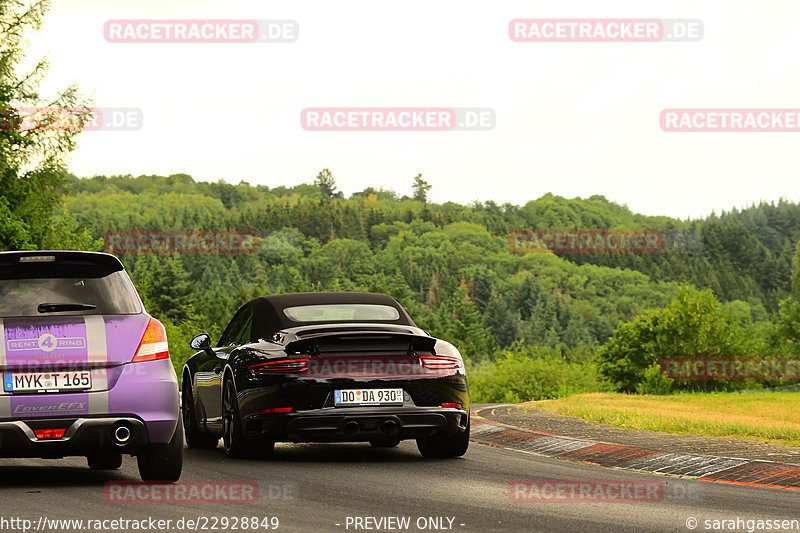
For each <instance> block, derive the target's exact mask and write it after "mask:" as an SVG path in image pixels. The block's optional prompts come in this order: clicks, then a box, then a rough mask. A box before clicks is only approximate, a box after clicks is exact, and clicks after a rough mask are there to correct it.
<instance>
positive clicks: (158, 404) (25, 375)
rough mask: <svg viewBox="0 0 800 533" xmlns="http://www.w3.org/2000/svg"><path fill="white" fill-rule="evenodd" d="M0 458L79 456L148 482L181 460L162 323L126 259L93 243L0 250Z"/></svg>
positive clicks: (167, 475)
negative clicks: (131, 468)
mask: <svg viewBox="0 0 800 533" xmlns="http://www.w3.org/2000/svg"><path fill="white" fill-rule="evenodd" d="M0 372H1V373H2V379H3V388H2V390H0V457H43V458H61V457H64V456H68V455H83V456H86V458H87V459H88V463H89V467H90V468H92V469H96V470H111V469H116V468H119V467H120V466H121V464H122V454H129V455H135V456H136V458H137V462H138V465H139V473H140V474H141V476H142V479H144V480H145V481H177V480H178V478H179V477H180V475H181V468H182V465H183V425H182V423H181V417H180V407H179V393H178V379H177V376H176V375H175V370H174V369H173V367H172V362H171V361H170V359H169V349H168V346H167V335H166V332H165V330H164V326H163V325H161V323H160V322H158V321H157V320H155V319H154V318H152V317H150V316H149V315H148V314H147V313H146V312H145V310H144V307H143V306H142V301H141V300H140V299H139V296H138V294H137V293H136V290H135V289H134V287H133V284H132V283H131V280H130V278H129V277H128V275H127V273H126V272H125V270H124V268H123V266H122V263H120V262H119V260H118V259H117V258H116V257H114V256H112V255H108V254H102V253H92V252H71V251H48V252H0Z"/></svg>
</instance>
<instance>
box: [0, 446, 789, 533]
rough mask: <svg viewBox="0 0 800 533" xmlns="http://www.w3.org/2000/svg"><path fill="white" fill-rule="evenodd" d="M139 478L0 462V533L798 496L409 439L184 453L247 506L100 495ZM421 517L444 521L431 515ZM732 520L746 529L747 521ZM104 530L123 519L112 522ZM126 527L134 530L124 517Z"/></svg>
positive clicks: (763, 513) (504, 526)
mask: <svg viewBox="0 0 800 533" xmlns="http://www.w3.org/2000/svg"><path fill="white" fill-rule="evenodd" d="M138 479H139V478H138V474H137V471H136V463H135V460H134V459H132V458H130V457H126V458H125V461H124V463H123V466H122V468H121V469H120V470H117V471H112V472H92V471H90V470H89V469H88V468H86V467H85V460H84V459H82V458H67V459H62V460H39V459H3V460H0V530H2V531H14V530H17V531H21V529H19V527H20V526H21V525H22V524H23V523H21V522H18V523H16V526H15V525H14V524H13V523H11V522H8V520H11V519H12V518H22V519H28V520H31V525H30V528H31V530H33V528H34V527H36V526H37V525H38V524H39V520H40V518H41V517H46V518H47V519H68V518H73V519H83V520H87V519H91V520H97V519H107V520H111V519H119V518H123V519H128V520H141V519H147V518H148V517H153V518H154V519H163V520H167V519H170V520H172V521H173V523H172V527H171V528H169V529H168V530H170V531H185V530H189V529H190V528H187V527H186V525H185V522H184V527H183V528H182V529H178V528H176V527H175V524H176V522H177V521H178V520H179V519H181V518H183V519H184V521H185V520H190V519H193V520H197V519H198V518H201V517H218V518H219V517H241V516H248V517H250V516H258V517H262V518H263V517H277V518H278V519H279V522H280V525H279V528H278V530H279V531H420V530H427V531H441V530H445V531H447V530H454V531H464V532H467V531H469V532H472V531H503V532H512V531H592V532H599V531H689V529H688V528H687V527H686V521H687V519H689V517H694V518H696V519H697V520H698V521H699V522H698V524H699V525H698V526H697V529H696V530H697V531H703V530H704V520H707V519H708V520H712V519H732V520H735V519H737V517H738V518H739V519H740V520H748V519H753V520H755V519H770V520H773V519H798V520H800V493H798V492H795V491H787V490H777V489H767V488H757V487H748V486H733V485H725V484H717V483H708V482H699V481H691V480H682V479H676V478H666V477H661V476H652V475H644V474H635V473H632V472H627V471H622V470H614V469H608V468H602V467H597V466H592V465H585V464H579V463H574V462H569V461H562V460H556V459H549V458H544V457H538V456H533V455H528V454H523V453H518V452H513V451H508V450H502V449H497V448H492V447H489V446H484V445H479V444H473V445H472V446H471V447H470V450H469V452H468V453H467V455H466V456H465V457H463V458H460V459H450V460H427V459H423V458H422V457H421V456H420V455H419V454H418V453H417V450H416V446H415V445H414V443H413V441H406V442H403V443H402V444H401V445H400V446H399V447H398V448H394V449H373V448H370V447H369V446H368V445H364V444H345V445H322V444H313V445H290V444H280V445H278V446H277V448H276V455H275V457H274V458H272V459H269V460H261V461H259V460H230V459H226V458H225V457H224V454H223V453H222V450H220V449H218V450H203V451H198V450H186V455H185V465H184V475H183V478H182V482H186V481H190V480H195V481H204V480H233V481H236V482H248V481H254V482H256V483H258V486H259V500H260V501H259V502H258V503H251V504H245V505H242V504H230V503H228V504H223V503H217V504H208V503H171V504H152V503H149V504H145V503H138V504H122V505H121V504H119V503H109V502H108V501H107V499H106V498H107V497H112V496H110V493H108V492H106V493H104V486H105V484H106V483H107V482H109V481H124V480H128V481H138ZM518 479H536V480H542V479H551V480H555V479H557V480H605V481H615V480H616V481H623V482H628V481H631V480H638V481H650V482H653V481H655V482H660V483H662V484H663V486H662V487H663V498H661V501H657V502H644V501H635V502H627V503H581V502H559V503H527V502H526V503H519V502H515V501H512V498H511V497H510V494H509V485H510V484H511V483H512V482H513V481H514V480H518ZM108 490H110V489H108ZM118 494H121V493H118ZM389 516H396V517H409V527H408V528H407V529H390V528H386V527H382V528H381V527H380V526H377V527H376V524H375V523H374V522H371V521H370V522H361V525H362V527H359V528H356V523H355V522H354V520H355V518H356V517H362V518H363V517H375V518H380V517H389ZM348 517H349V521H348ZM429 517H430V518H437V517H445V518H444V519H443V520H440V522H437V521H436V520H429ZM4 519H5V520H6V522H3V520H4ZM448 519H452V526H450V522H449V520H448ZM201 520H203V522H202V523H201V524H197V525H198V526H199V527H198V529H199V530H202V529H203V527H202V526H203V525H205V526H206V528H210V527H212V526H213V525H215V524H214V523H213V520H210V521H209V522H205V521H204V519H202V518H201ZM46 524H47V522H46V521H45V522H43V523H42V526H41V528H40V529H39V530H40V531H41V530H46V531H97V528H96V527H94V526H92V527H91V528H89V527H86V523H84V527H82V528H77V527H74V525H73V527H64V526H61V527H57V525H53V524H51V525H50V526H49V527H47V526H46ZM262 524H263V523H262ZM273 524H274V523H273ZM740 524H742V525H744V526H745V529H744V530H746V528H747V525H746V522H740ZM106 525H107V526H108V527H112V526H113V525H114V524H113V523H110V522H108V523H107V524H106ZM227 525H228V527H226V528H224V527H222V526H223V523H222V522H219V523H217V524H216V526H217V528H218V529H217V530H220V531H230V530H233V523H232V522H230V521H229V522H228V524H227ZM239 525H240V526H241V524H239ZM260 525H261V524H260ZM418 525H419V526H424V527H425V528H424V529H420V528H419V527H418ZM711 525H712V526H713V523H712V524H711ZM367 526H369V527H372V528H373V529H366V527H367ZM431 526H438V527H439V529H434V528H433V527H431ZM443 528H451V529H443ZM191 529H192V530H194V527H192V528H191ZM113 530H117V531H124V530H125V528H124V527H119V525H117V528H115V529H113ZM128 530H133V529H130V525H129V528H128ZM206 530H209V531H211V530H212V529H206ZM265 530H266V529H264V528H260V531H265Z"/></svg>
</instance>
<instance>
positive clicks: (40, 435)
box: [33, 428, 67, 439]
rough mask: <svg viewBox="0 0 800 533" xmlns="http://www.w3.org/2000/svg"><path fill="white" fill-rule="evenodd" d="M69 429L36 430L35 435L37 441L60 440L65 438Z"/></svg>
mask: <svg viewBox="0 0 800 533" xmlns="http://www.w3.org/2000/svg"><path fill="white" fill-rule="evenodd" d="M66 431H67V428H60V429H34V430H33V433H34V435H36V438H37V439H60V438H61V437H63V436H64V433H65V432H66Z"/></svg>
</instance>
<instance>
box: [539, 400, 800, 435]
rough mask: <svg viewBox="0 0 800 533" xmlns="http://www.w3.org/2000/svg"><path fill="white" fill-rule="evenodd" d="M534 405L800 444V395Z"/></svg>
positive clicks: (654, 426) (601, 418) (616, 422)
mask: <svg viewBox="0 0 800 533" xmlns="http://www.w3.org/2000/svg"><path fill="white" fill-rule="evenodd" d="M531 405H534V406H536V407H540V408H542V409H546V410H549V411H554V412H556V413H561V414H564V415H570V416H577V417H580V418H583V419H586V420H593V421H596V422H602V423H605V424H610V425H612V426H616V427H619V428H625V429H649V430H653V431H663V432H666V433H679V434H688V435H705V436H709V437H728V438H734V439H745V440H757V441H761V442H767V443H773V444H788V445H791V446H800V393H786V392H759V393H749V394H738V393H696V394H688V393H687V394H677V395H671V396H651V395H629V394H616V393H592V394H578V395H575V396H569V397H566V398H560V399H557V400H544V401H539V402H534V403H533V404H531Z"/></svg>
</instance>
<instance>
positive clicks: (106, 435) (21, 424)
mask: <svg viewBox="0 0 800 533" xmlns="http://www.w3.org/2000/svg"><path fill="white" fill-rule="evenodd" d="M64 427H66V432H65V433H64V437H63V438H60V439H38V438H37V437H36V434H35V433H34V431H35V430H36V429H41V428H64ZM120 427H125V428H127V429H128V431H129V434H130V436H129V437H128V439H127V440H125V441H124V442H120V441H119V440H116V439H115V438H114V434H115V431H116V430H117V428H120ZM122 433H124V432H122ZM148 444H150V439H149V437H148V434H147V430H146V428H145V425H144V423H143V422H142V421H141V420H140V419H138V418H134V417H121V418H117V417H109V418H78V419H37V420H15V421H13V422H0V456H2V457H44V458H50V457H52V458H58V457H65V456H69V455H88V454H91V453H94V452H98V451H117V452H120V453H129V454H133V453H135V452H136V451H137V450H138V449H141V448H143V447H145V446H147V445H148Z"/></svg>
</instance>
